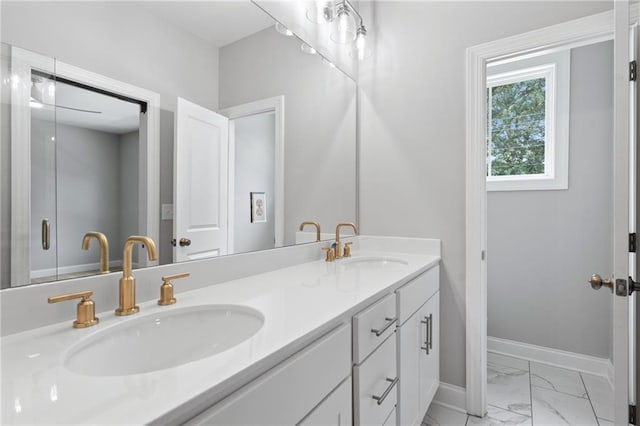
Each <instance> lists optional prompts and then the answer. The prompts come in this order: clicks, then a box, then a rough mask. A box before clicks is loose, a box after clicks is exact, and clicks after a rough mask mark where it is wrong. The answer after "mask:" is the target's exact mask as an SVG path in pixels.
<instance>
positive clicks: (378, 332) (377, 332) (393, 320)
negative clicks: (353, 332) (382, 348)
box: [371, 317, 398, 337]
mask: <svg viewBox="0 0 640 426" xmlns="http://www.w3.org/2000/svg"><path fill="white" fill-rule="evenodd" d="M385 320H386V321H387V323H386V324H385V325H384V327H382V328H381V329H378V330H376V329H375V328H372V329H371V332H372V333H375V335H376V337H380V336H381V335H382V334H383V333H384V332H385V331H387V329H388V328H389V327H391V326H392V325H393V324H395V323H396V321H398V319H397V318H389V317H387V318H385Z"/></svg>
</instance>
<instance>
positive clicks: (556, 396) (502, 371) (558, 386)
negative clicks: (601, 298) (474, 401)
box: [422, 353, 613, 426]
mask: <svg viewBox="0 0 640 426" xmlns="http://www.w3.org/2000/svg"><path fill="white" fill-rule="evenodd" d="M487 358H488V366H487V402H488V404H489V407H488V414H487V416H486V417H485V418H483V419H480V418H477V417H473V416H467V415H466V414H464V413H461V412H458V411H455V410H453V409H450V408H446V407H444V406H442V405H438V404H431V407H429V411H428V412H427V415H426V416H425V418H424V420H423V423H422V424H423V426H470V425H484V426H488V425H527V426H556V425H576V426H587V425H599V426H605V425H607V426H608V425H612V424H613V390H612V389H611V386H610V385H609V382H608V381H607V379H606V378H605V377H601V376H595V375H591V374H587V373H579V372H577V371H571V370H567V369H564V368H558V367H554V366H551V365H546V364H541V363H537V362H533V361H527V360H523V359H519V358H512V357H508V356H504V355H498V354H494V353H489V354H488V355H487Z"/></svg>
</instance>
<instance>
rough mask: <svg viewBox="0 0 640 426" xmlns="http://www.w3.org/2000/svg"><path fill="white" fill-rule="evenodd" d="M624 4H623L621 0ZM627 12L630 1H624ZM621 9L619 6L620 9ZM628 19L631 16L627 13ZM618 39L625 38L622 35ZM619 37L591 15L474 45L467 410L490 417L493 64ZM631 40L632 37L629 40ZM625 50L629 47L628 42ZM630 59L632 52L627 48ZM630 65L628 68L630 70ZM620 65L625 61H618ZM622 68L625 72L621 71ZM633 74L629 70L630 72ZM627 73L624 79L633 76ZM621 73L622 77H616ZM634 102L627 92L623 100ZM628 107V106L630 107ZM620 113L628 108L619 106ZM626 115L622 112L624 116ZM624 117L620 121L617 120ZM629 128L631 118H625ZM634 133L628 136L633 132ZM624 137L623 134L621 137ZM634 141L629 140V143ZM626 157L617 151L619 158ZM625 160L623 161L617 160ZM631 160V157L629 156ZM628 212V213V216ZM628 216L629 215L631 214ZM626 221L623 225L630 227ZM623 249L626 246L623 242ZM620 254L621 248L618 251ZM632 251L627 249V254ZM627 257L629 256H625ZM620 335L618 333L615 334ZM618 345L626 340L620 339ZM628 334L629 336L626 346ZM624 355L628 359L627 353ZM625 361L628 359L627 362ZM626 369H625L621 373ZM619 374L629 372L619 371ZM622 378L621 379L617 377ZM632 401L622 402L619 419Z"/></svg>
mask: <svg viewBox="0 0 640 426" xmlns="http://www.w3.org/2000/svg"><path fill="white" fill-rule="evenodd" d="M615 3H618V2H615ZM620 5H623V6H624V7H623V8H626V6H628V3H627V2H626V1H625V2H620ZM617 8H618V7H617ZM630 15H631V20H632V21H635V20H638V18H639V17H640V5H637V4H636V5H633V6H632V7H631V8H630ZM626 17H628V15H626ZM618 19H619V20H618V21H616V22H617V23H618V25H616V29H617V28H618V27H623V28H622V29H623V30H625V29H626V30H627V31H628V26H624V25H622V24H621V23H623V22H624V19H625V17H621V16H618ZM616 35H619V36H620V35H621V34H618V33H616ZM613 36H614V11H613V10H611V11H607V12H604V13H600V14H596V15H592V16H587V17H585V18H581V19H576V20H572V21H568V22H565V23H561V24H558V25H553V26H550V27H547V28H542V29H539V30H535V31H531V32H527V33H524V34H519V35H515V36H512V37H508V38H504V39H501V40H496V41H492V42H489V43H485V44H481V45H478V46H473V47H470V48H468V49H467V52H466V68H467V73H466V171H467V174H466V267H465V271H466V400H467V407H466V408H467V412H468V413H469V414H472V415H476V416H484V415H485V414H486V411H487V409H486V407H487V401H486V393H487V387H486V386H487V385H486V382H487V371H486V366H487V267H486V249H487V244H486V241H487V193H486V144H485V142H484V141H485V135H486V102H485V98H486V65H487V62H488V61H490V60H495V59H498V58H508V57H510V56H515V55H521V54H522V53H523V52H534V51H536V52H539V51H540V50H541V48H542V49H544V50H545V51H553V50H554V49H559V48H567V47H578V46H583V45H587V44H592V43H596V42H599V41H605V40H611V39H613ZM625 40H628V36H625ZM625 46H627V45H626V44H625ZM625 49H626V50H625V55H626V53H627V51H628V49H627V48H625ZM626 58H627V59H624V61H625V69H627V68H626V67H628V64H627V63H626V62H627V61H628V56H627V57H626ZM616 63H617V64H620V62H619V61H618V62H616ZM617 69H618V70H619V69H620V68H617ZM627 72H628V70H627ZM627 72H625V73H624V77H626V76H627ZM616 74H619V73H616ZM623 98H624V99H625V102H626V100H627V99H628V96H627V94H626V93H625V96H624V97H623ZM627 108H628V105H627ZM618 111H622V109H620V108H618ZM618 115H620V114H618ZM618 118H619V117H616V120H617V119H618ZM623 119H624V120H626V121H625V123H627V124H626V126H627V127H626V129H627V130H628V114H627V116H626V117H625V118H623ZM623 125H624V123H618V122H617V121H616V122H615V123H614V128H617V129H624V127H623ZM627 134H628V132H627ZM618 137H623V135H622V134H617V135H616V138H618ZM625 140H627V141H628V139H625ZM618 154H620V153H614V157H615V156H616V155H618ZM617 158H620V157H617ZM625 158H626V157H625ZM626 213H627V212H626V211H625V212H624V214H626ZM625 217H626V216H625ZM627 225H628V221H627V220H626V219H625V220H624V221H623V222H622V224H620V225H619V226H624V227H625V229H626V227H627ZM618 245H620V244H618ZM614 250H618V248H614ZM626 250H627V247H625V253H626ZM625 258H626V256H625ZM614 266H615V269H614V271H615V273H616V277H624V276H626V275H625V274H626V273H627V268H628V266H627V265H626V264H625V265H624V267H623V268H622V272H621V273H620V270H621V269H620V267H621V265H614ZM626 302H627V299H626V298H622V297H617V296H614V302H613V303H626ZM614 335H615V333H614ZM614 339H615V340H614V346H615V345H617V344H618V342H620V341H621V339H622V338H621V337H620V338H618V337H614ZM626 340H627V336H624V341H625V342H626ZM623 347H624V351H614V365H624V364H626V361H624V359H626V356H627V355H628V354H627V350H626V347H627V345H626V343H625V344H624V345H623ZM622 352H624V356H623V354H622ZM623 358H624V359H623ZM618 362H620V364H617V363H618ZM618 370H621V369H618ZM616 374H624V373H623V372H622V371H618V372H617V373H616ZM616 377H618V376H616ZM622 404H624V410H625V412H627V410H628V409H627V401H626V400H625V401H620V402H616V414H617V415H618V416H619V415H620V414H619V413H621V410H622Z"/></svg>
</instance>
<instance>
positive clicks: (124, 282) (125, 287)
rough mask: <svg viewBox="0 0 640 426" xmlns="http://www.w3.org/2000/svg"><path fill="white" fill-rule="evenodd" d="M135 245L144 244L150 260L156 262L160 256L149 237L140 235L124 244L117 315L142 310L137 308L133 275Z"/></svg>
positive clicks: (130, 238) (131, 237)
mask: <svg viewBox="0 0 640 426" xmlns="http://www.w3.org/2000/svg"><path fill="white" fill-rule="evenodd" d="M134 244H144V246H145V247H146V248H147V255H148V256H149V260H156V259H157V258H158V254H157V252H156V245H155V244H154V243H153V240H152V239H151V238H149V237H141V236H139V235H132V236H130V237H129V238H127V241H125V243H124V250H123V254H122V278H120V297H119V299H120V307H119V308H118V309H116V315H118V316H123V315H131V314H135V313H136V312H138V311H139V310H140V308H139V307H138V306H136V280H135V278H133V276H132V275H131V274H132V272H131V252H132V250H133V245H134Z"/></svg>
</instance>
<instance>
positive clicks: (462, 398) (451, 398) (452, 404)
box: [433, 382, 467, 414]
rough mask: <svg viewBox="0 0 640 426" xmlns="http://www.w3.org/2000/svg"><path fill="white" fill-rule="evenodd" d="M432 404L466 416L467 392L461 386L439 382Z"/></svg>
mask: <svg viewBox="0 0 640 426" xmlns="http://www.w3.org/2000/svg"><path fill="white" fill-rule="evenodd" d="M433 403H434V404H438V405H442V406H444V407H447V408H450V409H452V410H455V411H459V412H461V413H465V414H467V391H466V389H465V388H463V387H461V386H456V385H450V384H449V383H444V382H440V386H439V387H438V391H437V392H436V396H435V398H433Z"/></svg>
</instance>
